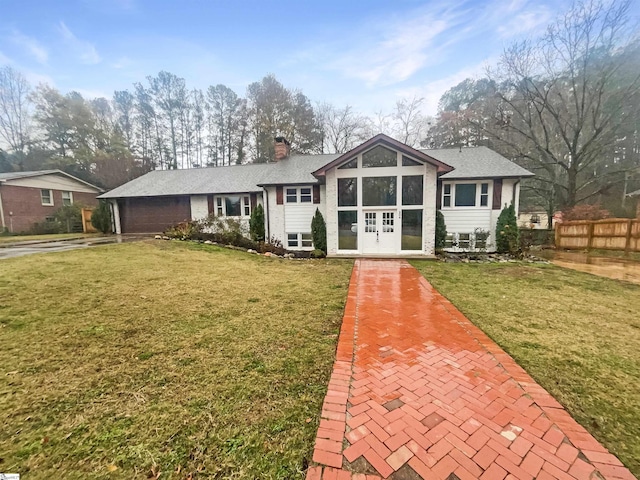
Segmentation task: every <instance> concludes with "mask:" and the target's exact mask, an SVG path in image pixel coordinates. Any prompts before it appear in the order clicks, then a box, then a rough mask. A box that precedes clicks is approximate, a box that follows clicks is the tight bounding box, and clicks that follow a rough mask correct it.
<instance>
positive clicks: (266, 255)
mask: <svg viewBox="0 0 640 480" xmlns="http://www.w3.org/2000/svg"><path fill="white" fill-rule="evenodd" d="M264 256H265V257H273V253H271V252H265V253H264Z"/></svg>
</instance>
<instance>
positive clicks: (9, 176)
mask: <svg viewBox="0 0 640 480" xmlns="http://www.w3.org/2000/svg"><path fill="white" fill-rule="evenodd" d="M51 173H62V172H61V171H60V170H38V171H31V172H5V173H0V180H14V179H16V178H27V177H39V176H40V175H48V174H51Z"/></svg>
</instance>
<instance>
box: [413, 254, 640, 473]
mask: <svg viewBox="0 0 640 480" xmlns="http://www.w3.org/2000/svg"><path fill="white" fill-rule="evenodd" d="M411 263H412V264H413V265H415V266H416V267H417V268H418V269H419V270H420V271H421V272H422V273H423V275H424V276H425V277H426V278H427V279H428V280H429V281H430V282H431V283H432V284H433V285H434V286H435V287H436V288H437V289H438V290H439V291H440V292H441V293H442V294H443V295H444V296H446V297H447V298H448V299H449V300H450V301H451V302H453V304H454V305H456V307H458V308H459V309H460V310H461V311H462V312H463V313H464V314H465V315H466V316H467V317H468V318H469V319H470V320H471V321H472V322H473V323H475V324H476V325H477V326H478V327H480V328H481V329H482V330H484V331H485V332H486V333H487V334H488V335H489V336H490V337H491V338H492V339H493V340H495V341H496V342H497V343H498V344H499V345H500V346H501V347H502V348H503V349H504V350H506V351H507V352H508V353H509V354H510V355H511V356H512V357H513V358H514V359H515V360H516V361H517V362H518V363H519V364H520V365H521V366H522V367H523V368H524V369H525V370H527V372H528V373H529V374H530V375H531V376H532V377H533V378H534V379H535V380H536V381H537V382H539V383H540V384H541V385H542V386H543V387H544V388H546V389H547V390H548V391H549V392H550V393H551V394H552V395H553V396H554V397H555V398H556V399H557V400H558V401H559V402H561V403H562V404H563V405H564V406H565V407H566V408H567V410H568V411H569V412H570V413H571V415H572V416H573V417H574V418H575V419H576V420H577V421H578V422H579V423H580V424H582V425H583V426H584V427H585V428H586V429H587V430H589V431H590V432H591V433H592V434H593V435H594V436H595V437H596V438H597V439H598V440H599V441H600V442H602V443H603V444H604V445H605V446H606V447H607V448H608V449H609V450H610V451H611V452H613V453H614V454H615V455H617V456H618V457H619V458H620V459H621V460H622V461H623V463H624V464H625V465H626V466H627V467H629V469H630V470H631V471H632V472H633V473H634V475H636V476H638V477H640V382H639V380H638V379H639V378H640V317H639V316H638V312H640V285H634V284H631V283H626V282H621V281H617V280H609V279H606V278H600V277H596V276H593V275H589V274H586V273H581V272H575V271H572V270H566V269H562V268H559V267H555V266H550V265H545V266H530V265H519V264H508V265H503V264H500V265H496V264H445V263H434V262H425V261H412V262H411Z"/></svg>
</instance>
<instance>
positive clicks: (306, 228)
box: [284, 203, 316, 233]
mask: <svg viewBox="0 0 640 480" xmlns="http://www.w3.org/2000/svg"><path fill="white" fill-rule="evenodd" d="M315 213H316V205H314V204H313V203H305V204H302V205H297V204H288V205H285V207H284V226H285V231H286V233H298V232H299V233H309V232H311V219H312V218H313V215H314V214H315Z"/></svg>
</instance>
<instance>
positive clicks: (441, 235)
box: [436, 210, 447, 250]
mask: <svg viewBox="0 0 640 480" xmlns="http://www.w3.org/2000/svg"><path fill="white" fill-rule="evenodd" d="M446 240H447V225H446V224H445V223H444V215H443V214H442V212H441V211H440V210H438V211H436V250H439V249H442V248H444V245H445V241H446Z"/></svg>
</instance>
